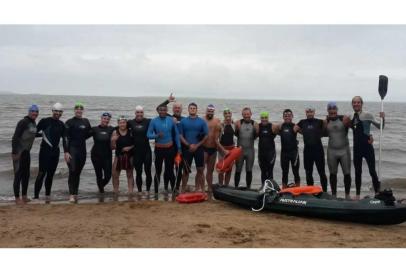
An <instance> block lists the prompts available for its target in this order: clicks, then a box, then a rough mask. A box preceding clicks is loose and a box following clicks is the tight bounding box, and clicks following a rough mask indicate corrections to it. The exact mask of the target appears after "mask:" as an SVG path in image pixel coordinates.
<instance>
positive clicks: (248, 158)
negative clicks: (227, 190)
mask: <svg viewBox="0 0 406 270" xmlns="http://www.w3.org/2000/svg"><path fill="white" fill-rule="evenodd" d="M241 114H242V117H243V118H242V119H240V121H238V122H237V123H236V124H235V135H236V137H237V146H241V148H242V155H241V157H240V158H239V159H238V161H237V163H236V169H235V175H234V185H235V187H238V185H239V184H240V178H241V172H242V168H243V165H244V162H245V174H246V177H245V180H246V184H247V188H250V187H251V183H252V167H253V166H254V160H255V148H254V142H255V139H256V138H257V136H258V130H259V128H258V123H256V122H255V121H254V120H252V119H251V117H252V112H251V109H250V108H248V107H245V108H243V110H242V112H241Z"/></svg>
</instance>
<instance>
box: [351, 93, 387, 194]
mask: <svg viewBox="0 0 406 270" xmlns="http://www.w3.org/2000/svg"><path fill="white" fill-rule="evenodd" d="M351 103H352V108H353V109H354V115H353V116H352V119H351V128H352V131H353V140H354V147H353V151H354V160H353V162H354V168H355V188H356V199H359V198H360V195H361V182H362V159H363V158H364V159H365V161H366V162H367V164H368V169H369V174H370V175H371V178H372V185H373V187H374V191H375V193H378V192H379V191H380V187H381V182H380V181H379V179H378V175H377V173H376V169H375V151H374V147H373V145H372V143H373V138H372V135H371V133H370V130H371V124H372V125H374V126H375V127H377V128H380V122H378V121H376V120H375V117H374V116H373V115H372V114H371V113H369V112H365V111H363V110H362V107H363V105H364V101H363V100H362V97H360V96H355V97H354V98H353V99H352V102H351ZM379 116H380V118H381V119H382V123H383V125H382V127H384V126H385V113H384V112H380V114H379Z"/></svg>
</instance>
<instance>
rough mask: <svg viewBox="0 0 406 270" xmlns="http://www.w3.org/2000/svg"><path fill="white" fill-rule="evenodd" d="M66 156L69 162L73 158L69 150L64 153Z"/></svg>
mask: <svg viewBox="0 0 406 270" xmlns="http://www.w3.org/2000/svg"><path fill="white" fill-rule="evenodd" d="M64 157H65V161H66V163H69V162H70V161H71V159H72V156H71V155H70V154H69V153H68V152H66V153H65V154H64Z"/></svg>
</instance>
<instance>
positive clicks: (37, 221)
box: [0, 200, 406, 248]
mask: <svg viewBox="0 0 406 270" xmlns="http://www.w3.org/2000/svg"><path fill="white" fill-rule="evenodd" d="M0 236H1V237H0V247H2V248H17V247H30V248H40V247H43V248H82V247H83V248H109V247H113V248H252V247H254V248H330V247H331V248H352V247H360V248H361V247H364V248H384V247H399V248H401V247H406V223H403V224H400V225H393V226H373V225H364V224H353V223H345V222H337V221H326V220H320V219H309V218H301V217H294V216H287V215H282V214H274V213H270V212H260V213H256V212H252V211H249V210H247V209H242V208H239V207H237V206H234V205H231V204H229V203H225V202H221V201H215V200H213V201H207V202H203V203H197V204H187V205H186V204H179V203H177V202H171V201H168V202H165V201H147V200H144V201H134V202H108V203H79V204H75V205H71V204H27V205H22V206H20V205H5V206H3V207H0Z"/></svg>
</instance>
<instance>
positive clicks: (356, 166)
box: [353, 148, 362, 198]
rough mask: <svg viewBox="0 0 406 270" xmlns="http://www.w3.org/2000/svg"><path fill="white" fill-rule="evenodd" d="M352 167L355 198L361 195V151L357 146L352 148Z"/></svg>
mask: <svg viewBox="0 0 406 270" xmlns="http://www.w3.org/2000/svg"><path fill="white" fill-rule="evenodd" d="M353 162H354V169H355V190H356V191H355V194H356V196H357V198H358V197H359V196H360V195H361V184H362V152H361V149H359V148H354V160H353Z"/></svg>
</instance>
